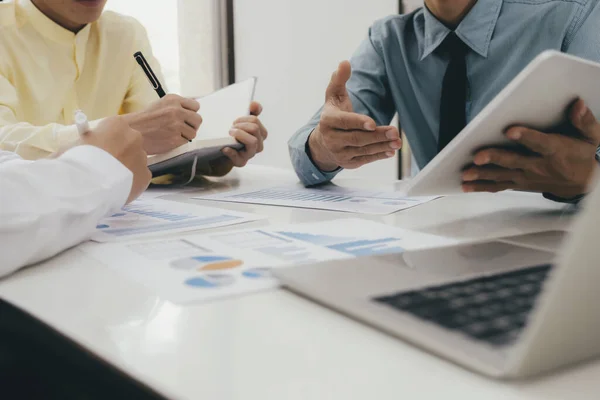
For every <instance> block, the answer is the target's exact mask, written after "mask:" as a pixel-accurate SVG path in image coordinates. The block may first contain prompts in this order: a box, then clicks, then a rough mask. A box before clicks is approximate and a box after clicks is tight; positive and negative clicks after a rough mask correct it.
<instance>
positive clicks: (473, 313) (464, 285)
mask: <svg viewBox="0 0 600 400" xmlns="http://www.w3.org/2000/svg"><path fill="white" fill-rule="evenodd" d="M550 269H551V266H550V265H541V266H536V267H530V268H525V269H520V270H518V271H512V272H507V273H502V274H498V275H492V276H486V277H480V278H475V279H471V280H468V281H461V282H455V283H451V284H445V285H441V286H436V287H429V288H425V289H421V290H415V291H409V292H400V293H397V294H393V295H389V296H383V297H377V298H375V299H374V300H375V301H377V302H380V303H383V304H386V305H388V306H390V307H393V308H395V309H397V310H401V311H404V312H408V313H410V314H413V315H414V316H416V317H419V318H421V319H424V320H427V321H429V322H432V323H435V324H438V325H441V326H443V327H444V328H446V329H450V330H452V331H456V332H460V333H463V334H466V335H467V336H469V337H471V338H473V339H476V340H479V341H483V342H487V343H489V344H491V345H494V346H506V345H509V344H512V343H513V342H514V341H515V340H516V339H517V337H518V336H519V334H520V333H521V331H522V330H523V327H524V326H525V324H526V323H527V316H528V315H529V312H530V311H531V309H532V308H533V306H534V303H535V300H536V298H537V296H538V294H539V293H540V291H541V289H542V284H543V282H544V280H545V279H546V276H547V275H548V272H549V271H550Z"/></svg>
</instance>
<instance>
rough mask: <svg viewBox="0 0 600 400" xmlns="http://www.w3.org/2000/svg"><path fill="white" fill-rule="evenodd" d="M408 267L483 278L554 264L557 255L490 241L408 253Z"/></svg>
mask: <svg viewBox="0 0 600 400" xmlns="http://www.w3.org/2000/svg"><path fill="white" fill-rule="evenodd" d="M403 258H404V263H405V264H406V266H407V267H409V268H411V269H414V270H415V271H418V272H420V273H425V274H428V275H429V274H431V275H435V276H448V277H454V276H461V275H469V276H471V275H479V274H489V273H496V272H503V271H507V270H511V269H515V268H521V267H531V266H535V265H542V264H549V263H552V261H553V258H554V255H553V254H552V253H548V252H545V251H539V250H533V249H530V248H525V247H519V246H515V245H512V244H508V243H501V242H488V243H479V244H472V245H466V246H459V247H449V248H441V249H431V250H423V251H413V252H406V253H404V257H403Z"/></svg>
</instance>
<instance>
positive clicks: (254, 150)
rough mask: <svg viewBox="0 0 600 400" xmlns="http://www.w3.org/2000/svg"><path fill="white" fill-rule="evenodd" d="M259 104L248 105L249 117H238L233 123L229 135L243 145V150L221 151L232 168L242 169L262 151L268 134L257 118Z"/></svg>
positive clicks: (228, 149) (259, 108)
mask: <svg viewBox="0 0 600 400" xmlns="http://www.w3.org/2000/svg"><path fill="white" fill-rule="evenodd" d="M262 110H263V108H262V106H261V105H260V103H258V102H256V101H253V102H252V103H251V104H250V115H248V116H244V117H240V118H238V119H237V120H235V122H234V123H233V127H232V128H231V130H230V131H229V135H230V136H232V137H234V138H235V139H236V140H237V141H238V142H240V143H242V144H243V145H244V149H242V150H239V151H237V150H235V149H232V148H230V147H227V148H225V149H223V154H224V155H225V156H226V157H227V158H228V159H229V161H231V164H232V166H235V167H243V166H245V165H246V164H247V163H248V161H249V160H250V159H251V158H253V157H254V156H255V155H257V154H258V153H261V152H262V151H263V150H264V141H265V140H267V137H268V136H269V133H268V132H267V129H266V128H265V127H264V125H263V124H262V122H261V121H260V119H259V118H258V117H259V116H260V114H261V113H262Z"/></svg>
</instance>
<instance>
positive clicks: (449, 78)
mask: <svg viewBox="0 0 600 400" xmlns="http://www.w3.org/2000/svg"><path fill="white" fill-rule="evenodd" d="M439 49H440V51H442V52H444V53H445V54H447V55H448V56H449V57H450V63H449V64H448V68H447V69H446V74H445V75H444V83H443V85H442V102H441V105H440V131H439V133H440V138H439V142H438V151H442V149H443V148H444V147H446V145H447V144H448V143H450V141H451V140H452V139H454V137H455V136H456V135H458V134H459V133H460V131H462V129H463V128H464V127H465V126H466V125H467V111H466V107H467V106H466V104H467V84H468V82H467V63H466V60H465V56H466V53H467V46H466V45H465V44H464V43H463V41H462V40H460V39H459V38H458V36H456V34H455V33H454V32H450V34H449V35H448V36H447V37H446V39H444V42H443V43H442V45H441V46H440V48H439Z"/></svg>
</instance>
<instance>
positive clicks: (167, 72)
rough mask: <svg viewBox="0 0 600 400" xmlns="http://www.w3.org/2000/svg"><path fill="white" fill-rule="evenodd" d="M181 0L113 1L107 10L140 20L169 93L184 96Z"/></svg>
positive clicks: (107, 5)
mask: <svg viewBox="0 0 600 400" xmlns="http://www.w3.org/2000/svg"><path fill="white" fill-rule="evenodd" d="M177 4H178V1H177V0H164V1H148V0H127V1H123V0H109V1H108V3H107V4H106V9H107V10H112V11H115V12H118V13H120V14H125V15H130V16H132V17H134V18H136V19H137V20H138V21H140V23H142V25H144V27H145V28H146V30H147V31H148V36H149V37H150V43H151V44H152V50H153V51H154V55H155V56H156V58H157V59H158V61H159V62H160V65H161V67H162V71H163V74H164V76H165V82H163V83H164V84H165V85H166V86H167V88H168V89H169V91H171V92H174V93H180V89H181V82H180V74H179V63H180V58H179V31H178V23H177Z"/></svg>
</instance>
